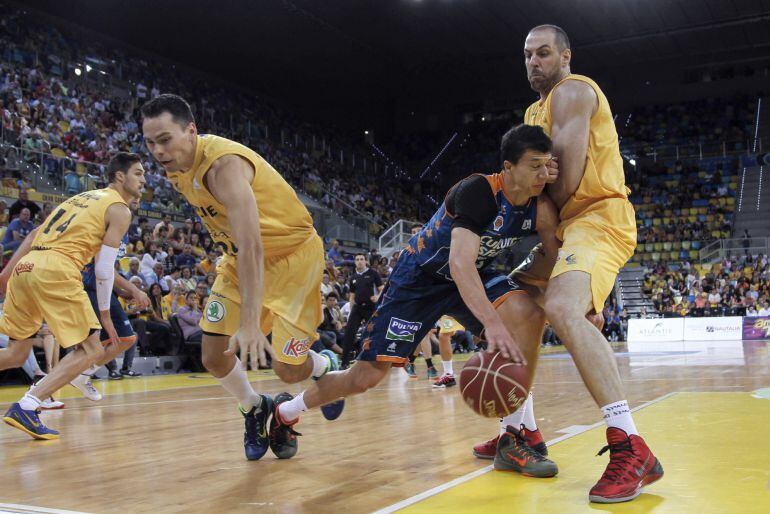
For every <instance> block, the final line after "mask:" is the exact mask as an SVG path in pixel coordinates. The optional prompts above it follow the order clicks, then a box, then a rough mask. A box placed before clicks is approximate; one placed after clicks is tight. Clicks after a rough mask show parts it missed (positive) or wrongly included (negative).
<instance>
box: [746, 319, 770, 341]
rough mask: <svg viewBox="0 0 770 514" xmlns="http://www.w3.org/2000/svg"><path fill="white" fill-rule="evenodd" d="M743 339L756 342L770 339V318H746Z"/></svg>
mask: <svg viewBox="0 0 770 514" xmlns="http://www.w3.org/2000/svg"><path fill="white" fill-rule="evenodd" d="M743 339H746V340H748V341H756V340H757V339H770V316H746V317H744V318H743Z"/></svg>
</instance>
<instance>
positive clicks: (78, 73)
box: [75, 68, 83, 77]
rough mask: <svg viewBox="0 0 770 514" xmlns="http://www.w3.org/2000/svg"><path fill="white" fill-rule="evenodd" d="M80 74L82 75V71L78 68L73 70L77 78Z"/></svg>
mask: <svg viewBox="0 0 770 514" xmlns="http://www.w3.org/2000/svg"><path fill="white" fill-rule="evenodd" d="M81 73H83V71H82V70H81V69H80V68H75V75H77V76H78V77H79V76H80V74H81Z"/></svg>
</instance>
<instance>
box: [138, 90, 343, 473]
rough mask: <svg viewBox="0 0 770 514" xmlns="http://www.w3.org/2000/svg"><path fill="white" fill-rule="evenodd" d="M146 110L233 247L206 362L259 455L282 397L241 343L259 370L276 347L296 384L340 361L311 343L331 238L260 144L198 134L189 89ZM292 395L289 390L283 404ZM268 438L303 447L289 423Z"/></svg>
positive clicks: (212, 306) (217, 289) (148, 125)
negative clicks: (272, 393) (255, 383)
mask: <svg viewBox="0 0 770 514" xmlns="http://www.w3.org/2000/svg"><path fill="white" fill-rule="evenodd" d="M142 117H143V121H142V130H143V132H144V138H145V142H146V144H147V148H148V149H149V150H150V152H151V153H152V155H153V157H154V158H155V159H156V160H157V161H158V162H159V163H160V164H161V165H162V166H163V167H164V168H165V170H166V173H167V175H168V178H169V180H170V181H171V183H172V184H173V186H174V188H175V189H176V190H178V191H180V192H181V193H182V194H183V195H184V196H185V198H186V199H187V201H188V202H189V203H190V204H191V205H193V206H194V207H195V209H196V210H197V212H198V215H199V216H200V217H201V219H202V220H203V223H204V224H205V225H206V228H207V229H208V231H209V233H210V234H211V238H212V240H213V241H214V242H215V243H216V244H217V246H219V247H220V249H221V250H222V251H223V252H224V253H225V256H224V258H223V259H222V262H221V263H220V264H219V266H218V267H217V278H216V282H215V283H214V286H213V287H212V291H211V296H210V297H209V301H208V304H207V305H206V308H205V312H204V316H203V318H202V319H201V323H200V325H201V328H202V329H203V341H202V355H203V364H204V366H205V367H206V369H208V370H209V371H210V372H211V374H212V375H214V376H215V377H217V378H218V379H219V381H220V383H221V384H222V386H223V387H224V388H225V389H226V390H227V391H228V392H230V393H231V394H232V395H233V396H234V397H236V398H237V399H238V401H239V402H240V408H241V412H242V414H243V415H244V418H245V424H246V430H245V434H244V450H245V452H246V458H247V459H249V460H257V459H259V458H261V457H262V456H263V455H264V454H265V452H266V451H267V447H268V434H267V420H268V417H269V416H270V414H271V413H272V410H273V406H274V401H273V399H271V398H270V397H269V396H266V395H258V394H257V393H256V392H255V391H254V389H253V388H252V387H251V384H250V383H249V380H248V377H247V375H246V372H245V371H244V370H243V368H242V367H241V364H240V362H239V360H238V358H237V357H236V356H235V351H236V350H237V349H239V348H242V349H244V350H248V352H249V353H250V355H251V360H252V368H253V369H256V364H257V357H258V358H259V363H260V364H263V365H264V364H265V363H266V355H265V353H266V352H267V353H269V354H271V355H272V357H273V369H274V370H275V373H276V374H277V375H278V376H279V377H280V378H281V380H283V381H284V382H287V383H295V382H300V381H302V380H305V379H307V378H309V377H311V376H312V377H313V378H315V379H321V380H323V378H322V377H323V375H324V374H325V373H326V372H327V371H329V370H332V369H337V367H338V364H337V359H336V357H335V356H334V354H333V353H332V352H331V351H328V350H323V351H322V352H321V353H320V354H319V353H315V352H313V351H312V350H310V345H311V344H312V343H313V342H314V341H315V340H316V339H317V334H316V328H317V327H318V325H319V324H320V322H321V319H322V310H321V309H322V306H321V295H320V294H319V293H318V292H319V291H320V287H321V278H322V275H323V268H324V250H323V243H322V241H321V238H320V237H318V234H317V233H316V231H315V229H314V228H313V220H312V219H311V217H310V213H309V212H308V210H307V209H306V208H305V206H304V205H303V204H302V202H300V200H299V199H298V198H297V194H296V193H295V192H294V190H293V189H292V188H291V186H290V185H289V184H288V183H287V182H286V181H285V180H284V179H283V177H281V175H280V174H279V173H278V172H277V171H276V170H275V169H274V168H273V167H272V166H271V165H270V164H269V163H268V162H267V161H265V160H264V159H263V158H262V157H261V156H260V155H258V154H257V153H256V152H254V151H253V150H251V149H249V148H247V147H245V146H243V145H241V144H238V143H236V142H234V141H230V140H229V139H225V138H222V137H217V136H212V135H203V136H202V135H199V134H198V133H197V128H196V126H195V120H194V118H193V115H192V112H191V110H190V106H189V105H188V104H187V102H186V101H185V100H184V99H183V98H181V97H179V96H176V95H169V94H165V95H160V96H158V97H157V98H154V99H153V100H151V101H149V102H147V103H146V104H144V106H142ZM269 332H272V347H271V346H270V345H269V344H268V343H267V340H266V338H265V334H267V333H269ZM244 354H245V352H242V353H241V355H244ZM291 398H292V396H291V395H290V394H288V393H281V394H279V395H278V396H276V398H275V404H278V403H281V402H283V401H286V400H288V399H291ZM341 408H342V404H341V403H340V402H335V404H334V405H332V406H330V407H327V410H326V411H325V412H324V415H326V416H327V418H329V419H333V418H334V417H336V416H339V413H340V412H341ZM269 445H270V448H271V449H272V450H273V452H274V453H275V454H276V455H277V456H278V457H280V458H289V457H292V456H293V455H294V454H295V453H296V451H297V442H296V437H295V436H294V433H293V431H292V430H291V429H290V427H283V428H281V429H277V430H275V431H272V430H271V433H270V440H269Z"/></svg>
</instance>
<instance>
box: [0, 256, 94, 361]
mask: <svg viewBox="0 0 770 514" xmlns="http://www.w3.org/2000/svg"><path fill="white" fill-rule="evenodd" d="M62 261H64V262H62ZM67 261H68V259H66V258H65V257H64V256H62V254H60V253H57V252H54V251H52V250H48V251H33V252H30V253H28V254H27V255H26V256H25V257H24V258H23V259H21V261H19V263H18V264H17V265H16V267H15V268H14V271H13V273H12V274H11V279H10V280H9V282H8V291H7V293H6V297H5V304H4V306H3V317H2V319H0V333H3V334H6V335H7V336H8V337H9V338H10V339H13V340H16V341H21V340H24V339H28V338H30V337H32V336H34V335H35V334H37V332H38V331H39V330H40V326H41V325H42V324H43V320H45V321H46V323H47V325H48V328H49V329H50V330H51V333H52V334H53V335H54V337H55V338H56V342H57V343H59V346H61V347H62V348H69V347H71V346H74V345H76V344H79V343H82V342H83V341H85V340H86V338H88V335H89V334H90V333H91V332H92V331H93V330H98V329H101V328H102V326H101V324H100V323H99V319H98V318H97V316H96V314H94V309H93V308H92V307H91V302H90V301H89V300H88V295H87V294H86V292H85V291H84V290H83V279H82V276H81V274H80V270H78V269H77V268H76V266H75V265H73V264H71V263H70V262H67Z"/></svg>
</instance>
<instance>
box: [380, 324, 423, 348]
mask: <svg viewBox="0 0 770 514" xmlns="http://www.w3.org/2000/svg"><path fill="white" fill-rule="evenodd" d="M421 326H422V323H420V322H418V321H407V320H404V319H398V318H390V323H388V333H387V334H385V339H389V340H391V341H407V342H410V343H413V342H414V335H415V334H416V333H417V331H418V330H420V327H421Z"/></svg>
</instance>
